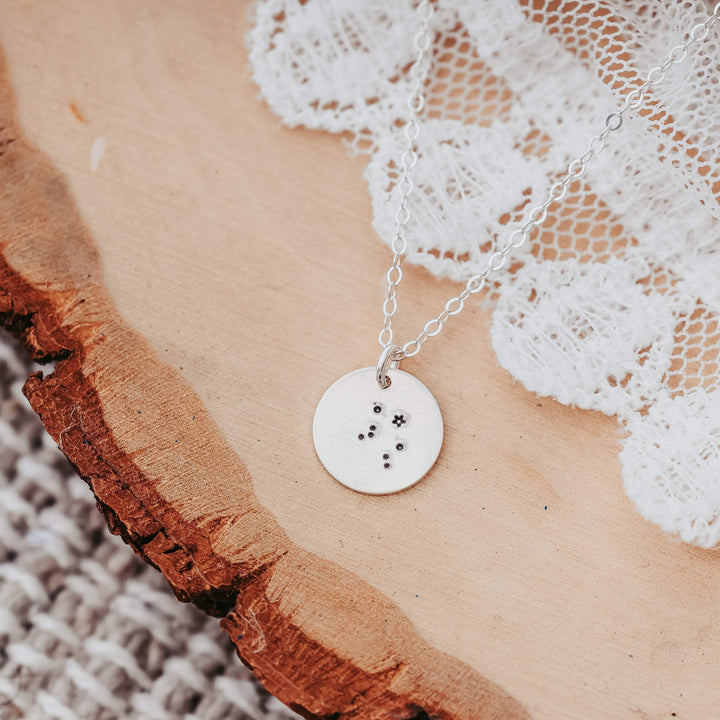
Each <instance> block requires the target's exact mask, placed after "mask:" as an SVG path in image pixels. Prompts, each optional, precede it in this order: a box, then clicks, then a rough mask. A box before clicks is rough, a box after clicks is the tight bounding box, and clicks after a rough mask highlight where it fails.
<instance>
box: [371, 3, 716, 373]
mask: <svg viewBox="0 0 720 720" xmlns="http://www.w3.org/2000/svg"><path fill="white" fill-rule="evenodd" d="M417 12H418V15H419V17H420V31H419V32H418V34H417V35H416V36H415V49H416V50H417V56H416V59H415V62H414V63H413V65H412V67H411V68H410V77H411V79H412V80H413V91H412V94H411V95H410V97H409V98H408V107H409V109H410V117H409V119H408V121H407V124H406V125H405V138H406V139H407V148H406V150H405V152H404V153H403V155H402V157H401V179H400V181H399V182H398V185H397V187H398V192H399V193H400V206H399V207H398V210H397V213H396V214H395V221H396V223H397V229H396V231H395V238H394V240H393V242H392V246H391V247H392V251H393V262H392V265H391V266H390V269H389V270H388V272H387V275H386V280H387V296H386V298H385V302H384V303H383V314H384V316H385V322H384V324H383V329H382V330H381V331H380V335H379V336H378V340H379V342H380V345H381V347H382V348H383V349H384V348H386V347H387V346H388V345H390V344H391V343H392V339H393V329H392V318H393V316H394V315H395V314H396V313H397V310H398V303H397V287H398V285H399V284H400V281H401V280H402V268H401V267H400V266H401V263H402V258H403V256H404V254H405V251H406V250H407V238H406V236H405V234H406V231H407V225H408V222H409V221H410V209H409V206H408V199H409V197H410V194H411V193H412V191H413V189H414V185H413V182H412V180H411V179H410V172H411V170H412V169H413V168H414V167H415V165H416V164H417V159H418V156H417V150H416V141H417V139H418V137H419V135H420V124H419V122H418V116H419V114H420V111H421V110H422V108H423V106H424V104H425V96H424V93H423V87H424V84H425V80H426V79H427V75H428V67H427V64H428V63H427V57H428V51H429V50H430V45H431V40H430V20H431V19H432V16H433V6H432V5H431V3H430V2H428V1H426V0H424V1H423V2H421V3H420V5H419V6H418V9H417ZM718 23H720V2H718V3H717V4H716V5H715V7H714V9H713V11H712V13H711V14H710V15H709V16H708V17H707V18H706V20H705V21H704V22H701V23H698V24H697V25H695V26H693V28H692V29H691V30H690V32H689V33H688V36H687V40H686V41H685V42H684V43H682V44H680V45H676V46H675V47H674V48H672V50H670V53H669V54H668V57H667V59H666V60H665V62H664V63H663V64H662V65H658V66H656V67H654V68H652V69H651V70H650V71H649V72H648V74H647V77H646V79H645V82H643V83H642V85H640V86H639V87H637V88H634V89H633V90H631V91H630V92H629V93H627V94H626V95H625V100H624V102H623V104H622V105H621V106H620V107H619V108H618V109H617V110H616V111H615V112H612V113H610V115H608V116H607V118H606V119H605V127H604V128H603V130H602V131H601V132H600V133H598V134H597V135H595V136H594V137H593V138H592V139H591V140H590V142H589V143H588V146H587V148H586V150H585V152H583V153H582V155H580V156H579V157H577V158H575V160H573V161H572V162H571V163H570V164H569V165H568V168H567V172H566V174H565V175H564V177H563V178H562V179H561V180H558V181H557V182H555V183H554V184H553V185H552V186H551V187H550V191H549V193H548V196H547V199H546V200H545V202H543V203H542V204H541V205H537V206H535V207H534V208H533V209H532V210H530V212H529V213H528V214H527V215H526V218H527V219H526V221H525V223H524V224H523V225H522V226H521V227H519V228H516V229H515V230H513V231H512V232H511V233H510V236H509V238H508V241H507V243H506V244H505V245H504V247H503V248H502V250H498V251H496V252H494V253H493V254H492V255H490V256H489V257H488V260H487V264H486V265H485V268H484V269H483V270H482V271H481V272H480V273H478V274H477V275H474V276H473V277H471V278H470V279H469V280H468V281H467V284H466V285H465V289H464V290H463V291H462V292H461V293H460V294H459V295H456V296H455V297H453V298H450V300H448V301H447V302H446V303H445V308H444V309H443V311H442V312H441V313H440V314H439V315H437V316H436V317H434V318H433V319H432V320H429V321H428V322H427V323H426V324H425V327H424V328H423V329H422V332H420V334H419V335H418V336H417V337H416V338H415V339H414V340H410V341H408V342H406V343H405V344H404V345H403V346H402V347H401V348H399V349H398V350H396V351H395V352H394V353H393V358H392V359H393V361H395V362H399V361H400V360H402V359H403V358H408V357H413V356H414V355H417V354H418V352H420V348H421V347H422V346H423V344H424V343H425V341H426V340H427V339H428V338H431V337H435V336H436V335H438V334H439V333H440V332H441V331H442V329H443V326H444V325H445V322H446V321H447V320H448V318H451V317H454V316H455V315H458V314H459V313H460V312H462V310H463V308H464V307H465V302H466V301H467V299H468V298H469V297H470V296H471V295H474V294H475V293H478V292H480V291H481V290H482V289H483V288H484V287H485V285H486V283H487V278H488V276H489V275H491V274H492V273H493V272H497V271H498V270H502V268H503V267H505V264H506V263H507V260H508V257H509V256H510V254H511V253H512V252H513V250H517V249H518V248H520V247H522V246H523V245H524V244H525V242H526V241H527V239H528V237H529V236H530V234H531V233H532V231H533V230H535V229H536V228H538V227H540V226H541V225H542V224H543V223H544V222H545V220H546V219H547V215H548V209H549V208H550V207H551V206H552V205H554V204H556V203H559V202H561V201H562V200H563V199H564V198H565V196H566V195H567V192H568V188H569V187H570V185H571V184H572V183H573V182H574V181H575V180H578V179H579V178H581V177H582V176H583V175H584V174H585V171H586V169H587V165H588V163H589V162H590V160H592V158H594V157H595V156H596V155H598V154H600V153H601V152H602V151H603V150H604V148H605V144H606V140H607V137H608V135H610V133H612V132H615V131H616V130H619V129H620V127H621V126H622V124H623V118H624V117H625V114H626V113H627V111H628V110H637V109H638V108H639V107H641V106H642V104H643V102H644V100H645V96H646V94H647V92H648V90H650V88H652V87H655V86H657V85H659V84H661V83H662V82H663V81H664V80H665V77H666V75H667V72H668V70H670V68H671V67H672V66H673V65H679V64H680V63H682V62H683V61H684V60H685V59H686V58H687V56H688V52H689V50H690V48H691V47H692V46H693V45H697V44H700V43H702V42H703V40H705V39H706V38H707V36H708V35H709V33H710V30H711V28H713V27H714V26H715V25H717V24H718Z"/></svg>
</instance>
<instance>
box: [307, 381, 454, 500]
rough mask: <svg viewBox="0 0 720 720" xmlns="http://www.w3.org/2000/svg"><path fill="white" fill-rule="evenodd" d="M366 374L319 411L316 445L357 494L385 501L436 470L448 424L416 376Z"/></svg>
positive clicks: (340, 384) (340, 385)
mask: <svg viewBox="0 0 720 720" xmlns="http://www.w3.org/2000/svg"><path fill="white" fill-rule="evenodd" d="M376 373H377V369H376V368H374V367H368V368H362V369H360V370H355V371H354V372H351V373H348V374H347V375H344V376H343V377H341V378H340V379H339V380H337V381H336V382H335V383H333V385H331V386H330V387H329V388H328V390H327V391H326V392H325V394H324V395H323V396H322V398H321V400H320V402H319V403H318V406H317V409H316V410H315V419H314V421H313V440H314V442H315V451H316V452H317V455H318V458H319V459H320V462H321V463H322V464H323V465H324V466H325V469H326V470H327V471H328V472H329V473H330V474H331V475H332V476H333V477H334V478H335V479H336V480H338V481H339V482H341V483H342V484H343V485H345V486H346V487H349V488H351V489H352V490H357V491H358V492H363V493H370V494H372V495H385V494H388V493H394V492H398V491H400V490H405V488H409V487H410V486H411V485H414V484H415V483H416V482H417V481H418V480H420V479H421V478H422V477H423V476H424V475H425V474H426V473H427V472H428V470H430V468H431V467H432V466H433V465H434V464H435V460H436V459H437V456H438V453H439V452H440V447H441V446H442V440H443V421H442V415H441V414H440V408H439V407H438V404H437V402H436V401H435V398H434V397H433V396H432V394H431V393H430V391H429V390H428V389H427V388H426V387H425V386H424V385H423V384H422V383H421V382H420V381H419V380H418V379H417V378H415V377H414V376H413V375H410V374H409V373H406V372H403V371H402V370H390V371H389V372H388V377H389V378H390V386H389V387H387V388H385V389H382V388H380V386H379V385H378V382H377V379H376Z"/></svg>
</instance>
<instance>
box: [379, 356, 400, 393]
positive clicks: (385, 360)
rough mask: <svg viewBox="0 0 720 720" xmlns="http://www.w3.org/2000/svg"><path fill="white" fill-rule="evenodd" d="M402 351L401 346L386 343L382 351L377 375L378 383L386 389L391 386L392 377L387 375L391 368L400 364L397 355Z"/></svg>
mask: <svg viewBox="0 0 720 720" xmlns="http://www.w3.org/2000/svg"><path fill="white" fill-rule="evenodd" d="M399 352H400V348H399V347H398V346H397V345H386V346H385V347H384V348H383V351H382V352H381V353H380V359H379V360H378V363H377V372H376V374H375V377H376V379H377V382H378V385H379V386H380V387H381V389H383V390H385V389H386V388H389V387H390V378H389V377H388V376H387V371H388V370H390V369H391V368H392V369H393V370H394V369H395V368H397V366H398V362H399V361H398V360H396V359H395V358H396V355H397V354H398V353H399Z"/></svg>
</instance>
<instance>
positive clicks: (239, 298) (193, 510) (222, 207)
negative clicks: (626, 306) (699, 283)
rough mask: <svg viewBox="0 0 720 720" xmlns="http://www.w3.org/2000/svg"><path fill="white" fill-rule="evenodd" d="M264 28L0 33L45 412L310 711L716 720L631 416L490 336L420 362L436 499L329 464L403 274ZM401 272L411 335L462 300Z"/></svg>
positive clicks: (694, 600)
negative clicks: (257, 50)
mask: <svg viewBox="0 0 720 720" xmlns="http://www.w3.org/2000/svg"><path fill="white" fill-rule="evenodd" d="M246 16H247V7H245V6H243V5H242V4H238V3H232V2H230V1H229V0H213V1H212V2H204V3H197V2H192V1H191V0H181V1H179V2H172V3H171V2H159V1H158V2H153V3H147V2H143V1H142V0H95V2H93V3H84V2H81V0H56V1H55V2H53V3H41V2H22V3H3V5H2V7H1V8H0V42H1V43H2V45H3V48H4V53H5V59H4V60H3V62H2V68H1V77H0V83H1V87H0V312H1V313H2V322H3V323H4V325H5V326H6V327H8V328H10V329H11V330H12V331H13V332H14V333H15V334H16V335H17V336H18V337H19V338H21V340H22V342H23V343H24V345H25V347H26V348H27V351H28V353H29V354H30V355H31V356H32V357H34V358H35V359H37V360H38V361H41V362H45V361H49V362H53V363H54V367H52V366H51V367H49V368H48V371H47V372H45V373H40V372H38V373H33V374H32V375H31V376H30V377H29V378H28V380H27V383H26V386H25V393H26V395H27V397H28V398H29V400H30V402H31V404H32V406H33V408H34V409H35V410H36V412H37V413H38V415H39V416H40V417H41V418H42V421H43V423H44V424H45V427H46V428H47V430H48V432H49V433H50V434H51V435H52V436H53V438H55V440H56V441H57V443H58V446H59V447H60V448H61V450H62V451H63V452H64V453H65V455H67V457H68V458H69V460H70V462H72V464H73V465H74V467H75V468H76V470H77V472H78V473H79V474H80V475H81V476H82V477H83V478H84V479H85V480H86V481H87V483H88V485H89V486H90V488H91V489H92V491H93V493H94V494H95V496H96V498H97V502H98V507H99V509H100V510H101V511H102V513H103V514H104V516H105V518H106V519H107V522H108V526H109V527H110V530H111V531H112V532H114V533H117V534H119V535H121V536H122V538H123V539H124V540H125V541H126V542H127V543H128V544H129V545H130V546H131V547H132V548H133V549H134V550H135V551H136V552H137V553H139V554H140V555H141V556H142V557H143V558H145V560H147V562H149V563H151V564H152V565H154V566H155V567H156V568H158V569H159V570H160V571H161V572H162V573H163V575H164V576H165V577H166V578H167V580H168V582H169V584H170V586H171V587H172V588H173V590H174V592H175V594H176V595H177V597H178V598H179V599H180V600H182V601H190V602H193V603H195V604H196V605H197V606H198V607H200V608H202V609H203V610H205V611H206V612H208V613H210V614H212V615H215V616H218V617H221V618H222V620H221V624H222V627H223V628H224V630H225V631H226V632H227V634H228V636H229V638H230V640H231V641H232V642H233V643H234V644H235V646H236V647H237V650H238V653H239V655H240V656H241V658H242V659H243V660H244V662H245V663H246V664H248V665H249V666H250V667H251V668H252V669H253V670H254V671H255V673H256V674H257V676H258V677H259V678H260V680H261V681H262V682H263V683H264V684H265V685H266V687H267V688H268V689H269V690H270V691H271V692H273V693H274V694H276V695H277V696H278V697H279V698H280V699H281V700H283V701H284V702H285V703H287V704H288V705H290V706H291V707H293V708H295V709H296V710H297V711H299V712H301V713H303V714H305V715H306V716H307V717H318V718H338V719H339V718H362V719H363V720H375V719H378V720H380V719H385V718H395V719H401V718H407V719H410V718H416V719H420V718H441V719H442V720H461V719H462V720H466V719H467V720H469V719H473V720H479V719H482V720H486V719H490V718H495V719H497V720H500V719H502V720H516V719H517V720H519V719H520V718H529V717H532V718H535V719H536V720H557V719H558V718H577V719H581V718H582V720H594V719H598V720H599V719H600V718H602V719H603V720H605V719H606V718H613V719H614V720H623V719H625V718H627V719H628V720H630V719H631V718H633V719H636V718H646V719H648V720H649V719H652V720H655V719H660V718H671V717H677V718H691V719H692V720H697V719H698V718H704V717H714V716H716V708H717V707H718V702H719V701H720V683H719V682H717V680H718V673H719V672H720V671H719V670H718V668H720V642H719V640H720V637H719V632H718V619H717V618H718V617H719V616H720V614H719V613H718V612H717V598H718V572H717V570H718V568H717V562H718V560H717V555H716V554H715V553H710V552H704V551H700V550H697V549H693V548H689V547H686V546H683V545H680V544H677V543H671V542H669V541H668V539H667V538H665V537H663V536H662V534H661V533H660V532H659V531H658V530H657V529H656V528H654V527H653V526H651V525H649V524H648V523H645V522H644V521H643V520H642V519H641V518H640V517H639V516H638V515H637V514H636V513H635V511H634V509H633V508H632V507H631V506H630V503H629V502H628V501H627V500H626V498H625V496H624V494H623V492H622V487H621V486H622V481H621V477H620V472H619V466H618V462H617V451H618V442H617V430H616V427H615V423H614V420H613V419H612V418H606V417H603V416H600V415H597V414H592V413H585V412H580V411H575V410H572V409H569V408H565V407H562V406H559V405H557V404H555V403H553V402H551V401H548V400H544V399H539V398H537V397H535V396H533V395H531V394H530V393H528V392H526V391H524V390H523V389H522V388H521V387H519V386H517V385H515V384H513V382H512V379H511V378H510V377H509V376H508V375H507V374H506V373H505V372H504V371H502V370H501V369H499V368H498V367H497V366H496V363H495V361H494V358H493V355H492V351H491V349H490V347H489V343H488V339H487V338H488V332H487V324H488V316H487V314H486V313H485V312H484V311H481V310H480V309H479V308H473V309H470V310H468V311H467V312H466V313H465V315H464V316H463V317H462V318H461V319H460V320H458V321H457V322H455V323H454V324H451V325H449V326H448V329H447V331H446V332H445V333H444V337H443V339H442V342H434V343H428V345H427V347H426V349H424V351H423V353H421V355H420V356H418V358H416V359H415V360H414V361H413V362H412V363H408V369H409V370H411V371H414V372H415V373H416V374H417V375H418V376H419V377H420V378H421V379H422V380H423V381H424V382H425V383H426V384H427V385H428V386H429V387H430V389H431V390H433V391H434V393H435V395H436V396H437V398H438V399H439V402H440V404H441V407H442V409H443V413H444V417H445V423H446V441H445V446H444V448H443V451H442V453H441V456H440V459H439V463H438V465H437V467H436V468H435V470H434V471H433V472H432V473H431V475H430V476H429V477H428V478H426V479H425V480H424V481H423V482H422V483H420V484H419V485H418V486H417V487H415V488H413V489H412V490H410V491H408V492H405V493H402V494H399V495H396V496H390V497H381V498H372V497H365V496H360V495H357V494H354V493H352V492H350V491H348V490H346V489H344V488H343V487H341V486H340V485H339V484H337V483H336V482H334V481H333V480H332V479H331V478H330V477H329V476H327V475H326V474H325V472H324V471H323V470H322V468H321V467H320V465H319V463H318V461H317V459H316V458H315V456H314V452H313V449H312V439H311V422H312V414H313V411H314V407H315V404H316V402H317V400H318V399H319V397H320V396H321V394H322V392H323V391H324V389H325V388H326V387H327V385H328V384H329V383H330V382H331V381H332V380H334V379H335V378H337V377H339V376H340V375H342V374H344V373H345V372H348V371H350V370H352V369H355V368H356V367H358V366H361V365H368V364H372V363H374V362H375V360H376V355H377V351H378V348H377V346H376V344H375V338H376V336H377V331H378V323H379V321H380V316H379V308H380V297H381V278H382V274H383V271H384V269H385V267H386V264H387V262H388V254H387V250H386V249H385V248H383V247H381V245H380V243H378V242H377V240H376V239H375V238H374V237H373V234H372V231H371V227H370V209H369V205H368V200H367V193H366V191H365V189H364V187H363V181H362V177H361V174H362V163H363V161H362V159H358V158H355V159H349V158H348V157H347V155H346V152H345V150H344V149H343V147H342V144H341V142H340V140H339V139H338V138H333V137H330V136H327V135H324V134H321V133H312V132H309V131H305V130H301V129H298V130H289V129H286V128H283V127H281V125H280V124H279V122H278V121H277V119H276V118H275V117H274V116H273V115H272V114H271V113H270V112H269V111H268V110H267V109H266V108H265V107H264V106H263V104H262V103H261V102H260V101H259V100H258V98H257V90H256V88H255V87H254V86H253V84H252V82H251V80H250V78H249V70H248V67H247V64H246V59H245V56H244V49H243V41H242V40H243V34H244V32H246V30H247V22H248V21H247V17H246ZM406 278H407V279H406V280H405V282H404V283H403V288H402V292H401V314H400V317H401V322H400V327H399V328H398V331H399V333H400V335H401V336H405V335H409V334H410V332H411V331H413V330H414V329H415V328H417V327H418V326H421V325H422V323H423V322H424V321H425V319H427V318H428V317H431V316H432V315H433V314H434V312H435V311H436V309H437V308H438V307H440V306H441V304H442V303H443V302H444V300H445V299H446V298H447V297H449V296H450V295H451V293H452V292H453V291H454V290H456V288H454V287H453V286H452V285H450V284H449V283H447V282H438V281H436V280H434V279H433V278H431V277H429V276H428V275H427V274H425V273H423V272H420V271H417V270H413V269H409V270H408V272H407V274H406Z"/></svg>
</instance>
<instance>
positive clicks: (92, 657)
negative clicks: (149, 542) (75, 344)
mask: <svg viewBox="0 0 720 720" xmlns="http://www.w3.org/2000/svg"><path fill="white" fill-rule="evenodd" d="M36 369H40V366H33V364H32V363H31V362H29V361H28V360H27V358H26V357H25V355H24V354H23V352H22V350H21V349H20V348H19V347H18V346H17V344H16V343H15V342H14V340H13V339H12V338H11V337H10V336H9V335H8V334H7V333H6V332H5V331H2V332H1V333H0V718H3V720H14V719H15V718H27V719H28V720H41V719H42V720H51V719H55V718H57V720H112V719H114V718H136V719H137V720H174V719H175V718H184V720H215V718H217V719H218V720H219V719H220V718H222V720H250V719H252V720H256V719H258V720H259V719H260V718H263V719H265V718H267V719H268V720H285V719H286V718H294V717H297V716H296V715H294V714H293V713H291V712H290V711H289V710H287V709H286V708H285V706H284V705H282V704H281V703H280V702H279V701H278V700H276V699H275V698H272V697H270V696H268V695H267V693H265V692H264V691H263V690H262V689H261V688H260V686H259V685H258V684H257V683H256V682H255V680H254V679H253V677H252V675H251V673H250V672H249V671H248V670H247V669H246V668H245V667H244V666H243V665H242V664H241V663H240V661H239V660H238V659H237V657H236V656H235V653H234V650H233V648H232V647H231V645H230V642H229V640H228V639H227V637H226V636H225V635H224V634H223V633H222V632H221V631H220V629H219V627H218V621H217V619H214V618H209V617H207V616H205V615H204V614H203V613H201V612H200V611H199V610H197V609H196V608H194V607H192V606H189V605H182V604H180V603H178V602H177V600H176V599H175V597H174V596H173V594H172V593H171V592H170V590H169V589H168V587H167V584H166V582H165V580H164V579H163V577H162V576H161V575H160V574H159V573H158V572H157V571H156V570H154V569H152V568H151V567H149V566H148V565H145V564H144V563H143V562H142V561H141V560H140V559H139V558H137V557H136V556H135V554H134V553H133V552H132V550H130V548H128V547H127V546H126V545H124V544H123V543H122V541H121V540H119V539H118V538H117V537H115V536H113V535H111V534H110V533H109V532H108V530H107V528H106V527H105V523H104V521H103V519H102V517H101V515H100V513H99V512H98V511H97V508H96V507H95V502H94V499H93V496H92V493H91V492H90V490H89V488H88V487H87V486H86V485H85V483H84V482H83V481H82V480H80V478H78V477H77V475H76V474H75V473H74V471H73V470H72V468H71V467H70V466H69V464H68V462H67V460H66V459H65V457H64V456H63V455H62V454H61V453H60V451H59V450H58V449H57V446H56V445H55V442H54V441H53V440H52V439H51V438H50V436H49V435H48V434H47V433H46V432H45V430H44V428H43V427H42V425H41V423H40V421H39V419H38V418H37V416H36V415H35V414H34V412H33V411H32V409H31V408H30V406H29V404H28V402H27V400H26V399H25V397H24V396H23V394H22V384H23V382H24V379H25V378H26V377H27V375H28V373H29V372H32V371H33V370H36ZM45 370H46V371H47V368H45Z"/></svg>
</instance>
